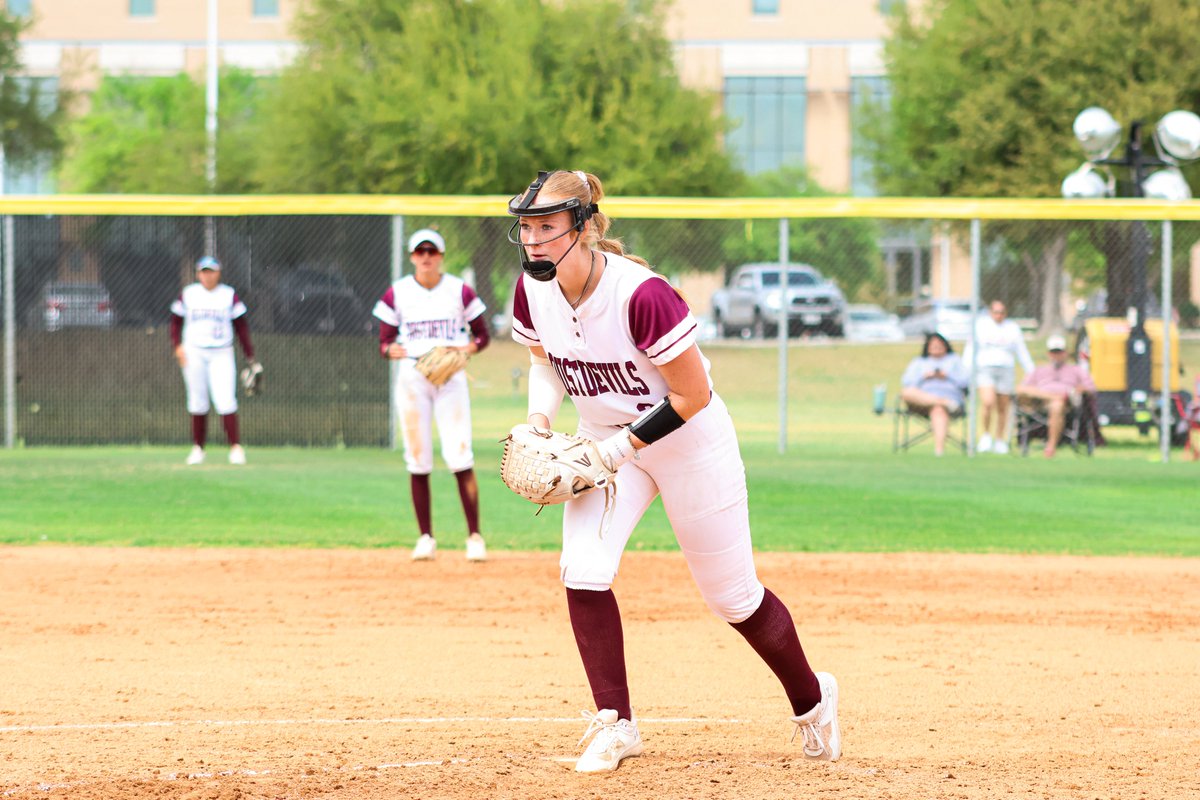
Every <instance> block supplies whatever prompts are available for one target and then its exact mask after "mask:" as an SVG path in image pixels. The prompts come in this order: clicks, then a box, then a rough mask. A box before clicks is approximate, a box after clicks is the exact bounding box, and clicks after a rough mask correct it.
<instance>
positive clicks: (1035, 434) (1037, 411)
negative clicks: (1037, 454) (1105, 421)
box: [1016, 393, 1104, 456]
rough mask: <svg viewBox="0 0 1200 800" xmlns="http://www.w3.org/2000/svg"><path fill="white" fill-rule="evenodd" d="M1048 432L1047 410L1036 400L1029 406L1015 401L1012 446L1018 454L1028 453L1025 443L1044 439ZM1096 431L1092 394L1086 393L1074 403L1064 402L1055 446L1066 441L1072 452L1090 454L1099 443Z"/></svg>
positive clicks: (1098, 428) (1095, 415)
mask: <svg viewBox="0 0 1200 800" xmlns="http://www.w3.org/2000/svg"><path fill="white" fill-rule="evenodd" d="M1049 434H1050V414H1049V412H1048V411H1047V410H1046V408H1045V407H1044V406H1042V405H1040V404H1038V405H1034V406H1030V405H1026V404H1024V403H1018V404H1017V425H1016V437H1017V446H1016V449H1018V450H1020V451H1021V455H1023V456H1027V455H1029V443H1030V442H1031V441H1033V440H1034V439H1045V438H1046V437H1047V436H1048V435H1049ZM1103 443H1104V439H1103V437H1102V436H1101V435H1100V423H1099V417H1098V415H1097V413H1096V395H1095V394H1092V393H1086V394H1084V395H1082V396H1081V397H1080V401H1079V403H1078V404H1072V405H1068V406H1067V409H1066V420H1065V421H1064V422H1063V430H1062V435H1061V436H1060V437H1059V441H1058V446H1060V447H1061V446H1063V445H1066V446H1068V447H1070V448H1071V450H1072V451H1073V452H1074V453H1075V454H1076V455H1089V456H1090V455H1091V454H1092V453H1094V452H1095V450H1096V447H1097V446H1099V445H1101V444H1103Z"/></svg>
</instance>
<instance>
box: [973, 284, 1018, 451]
mask: <svg viewBox="0 0 1200 800" xmlns="http://www.w3.org/2000/svg"><path fill="white" fill-rule="evenodd" d="M966 355H967V358H966V360H967V362H968V363H969V364H971V365H972V368H973V369H974V370H975V385H976V386H977V387H978V389H979V408H980V430H981V431H982V433H981V434H980V436H979V441H978V443H977V444H976V446H975V450H976V452H979V453H1001V454H1003V453H1007V452H1008V421H1009V414H1010V411H1011V409H1012V398H1013V395H1014V393H1015V392H1016V389H1017V367H1016V365H1017V362H1018V361H1019V362H1020V363H1021V369H1023V370H1024V371H1025V374H1029V373H1030V372H1032V371H1033V358H1032V357H1031V356H1030V355H1029V348H1028V347H1026V346H1025V334H1024V333H1023V332H1022V331H1021V326H1019V325H1017V323H1015V322H1013V321H1012V320H1011V319H1008V307H1007V306H1005V305H1004V302H1003V301H1001V300H993V301H992V302H991V304H990V305H989V306H988V314H987V316H981V317H979V319H977V320H976V321H975V349H974V350H973V351H972V350H971V348H970V347H968V348H967V354H966ZM993 434H994V435H993Z"/></svg>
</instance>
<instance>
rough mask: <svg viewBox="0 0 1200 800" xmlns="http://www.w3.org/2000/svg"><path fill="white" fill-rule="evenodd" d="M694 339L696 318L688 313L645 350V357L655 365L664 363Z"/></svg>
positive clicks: (671, 359)
mask: <svg viewBox="0 0 1200 800" xmlns="http://www.w3.org/2000/svg"><path fill="white" fill-rule="evenodd" d="M695 341H696V320H695V319H694V318H693V317H692V316H691V315H690V314H689V315H688V317H687V319H685V320H683V322H680V323H679V324H678V325H677V326H675V328H674V329H673V330H672V331H671V332H670V333H668V334H667V335H666V336H664V337H663V338H661V339H659V340H658V341H657V342H655V343H654V346H653V347H652V348H650V349H649V350H647V351H646V357H647V358H649V359H650V363H652V364H655V365H662V364H666V363H668V362H670V361H674V360H675V359H676V358H678V357H679V356H680V355H681V354H682V353H683V351H684V350H687V349H688V348H689V347H691V346H692V344H694V343H695Z"/></svg>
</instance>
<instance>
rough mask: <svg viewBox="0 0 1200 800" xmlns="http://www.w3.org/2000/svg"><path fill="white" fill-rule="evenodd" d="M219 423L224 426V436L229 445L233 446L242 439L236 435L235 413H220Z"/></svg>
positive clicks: (236, 422)
mask: <svg viewBox="0 0 1200 800" xmlns="http://www.w3.org/2000/svg"><path fill="white" fill-rule="evenodd" d="M221 424H222V425H223V426H225V438H226V439H228V440H229V446H230V447H233V446H234V445H235V444H240V443H241V441H242V439H241V436H239V435H238V419H237V413H236V412H235V413H233V414H222V415H221Z"/></svg>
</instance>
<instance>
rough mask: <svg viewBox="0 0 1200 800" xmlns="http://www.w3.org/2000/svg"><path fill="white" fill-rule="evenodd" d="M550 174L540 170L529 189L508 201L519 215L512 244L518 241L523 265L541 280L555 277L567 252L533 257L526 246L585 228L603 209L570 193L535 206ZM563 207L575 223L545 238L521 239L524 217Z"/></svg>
mask: <svg viewBox="0 0 1200 800" xmlns="http://www.w3.org/2000/svg"><path fill="white" fill-rule="evenodd" d="M550 174H551V173H549V172H538V176H537V180H535V181H534V182H533V183H531V184H529V189H527V190H526V191H525V192H524V193H523V194H519V195H517V196H515V197H514V198H513V199H511V200H509V201H508V213H509V214H511V215H513V216H514V217H517V220H516V222H514V223H513V224H512V227H511V228H509V229H508V241H509V242H510V243H512V244H515V245H516V246H517V247H518V248H519V251H520V254H521V269H523V270H525V272H526V273H527V274H529V276H530V277H532V278H535V279H537V280H539V281H548V280H550V279H552V278H553V277H554V276H555V274H556V273H557V272H558V264H559V263H560V262H561V261H562V259H563V258H566V256H567V254H566V253H563V255H562V258H560V259H559V260H558V261H530V260H529V258H528V257H527V255H526V253H525V248H526V247H527V246H529V245H533V244H538V245H541V244H548V243H549V242H553V241H554V240H555V239H561V238H562V237H564V236H566V235H567V234H569V233H573V232H577V231H582V230H583V226H584V223H586V222H587V221H588V220H589V219H591V218H592V216H593V215H594V214H596V213H598V212H599V211H600V208H599V207H598V206H597V205H596V204H595V203H591V204H589V205H586V206H585V205H583V204H582V203H580V202H579V200H578V198H575V197H568V198H566V199H565V200H560V201H558V202H556V203H549V204H544V205H536V206H535V205H534V201H536V200H537V196H538V193H539V192H541V190H542V187H544V186H545V185H546V179H547V178H548V177H550ZM562 211H570V212H571V219H572V224H571V227H570V228H568V229H567V230H565V231H563V232H562V233H560V234H558V235H557V236H554V237H552V238H550V239H546V240H545V241H541V242H522V241H521V238H520V233H519V229H520V226H521V218H522V217H548V216H550V215H552V214H558V213H559V212H562ZM578 241H579V240H578V237H577V238H576V242H578ZM574 246H575V244H574V243H572V244H571V247H574ZM567 252H570V248H568V249H567Z"/></svg>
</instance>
